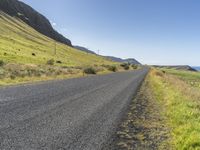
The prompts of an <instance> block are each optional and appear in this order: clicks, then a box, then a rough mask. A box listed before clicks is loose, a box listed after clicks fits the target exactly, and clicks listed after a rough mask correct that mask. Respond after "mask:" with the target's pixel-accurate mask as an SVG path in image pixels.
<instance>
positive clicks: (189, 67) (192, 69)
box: [154, 65, 197, 72]
mask: <svg viewBox="0 0 200 150" xmlns="http://www.w3.org/2000/svg"><path fill="white" fill-rule="evenodd" d="M154 67H158V68H167V69H176V70H185V71H195V72H196V71H197V70H196V69H194V68H193V67H191V66H188V65H176V66H159V65H154Z"/></svg>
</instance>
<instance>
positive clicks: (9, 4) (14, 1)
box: [0, 0, 71, 46]
mask: <svg viewBox="0 0 200 150" xmlns="http://www.w3.org/2000/svg"><path fill="white" fill-rule="evenodd" d="M0 10H1V11H3V12H5V13H7V14H9V15H10V16H15V17H18V18H20V19H21V20H23V21H24V22H25V23H27V24H28V25H30V26H31V27H32V28H34V29H35V30H37V31H38V32H40V33H42V34H44V35H46V36H48V37H50V38H52V39H54V40H56V41H58V42H61V43H64V44H67V45H69V46H71V41H70V40H68V39H66V38H65V37H64V36H62V35H61V34H59V33H58V32H57V31H55V30H54V29H53V27H52V26H51V24H50V22H49V21H48V19H47V18H46V17H44V16H43V15H41V14H40V13H39V12H37V11H36V10H34V9H33V8H31V7H30V6H28V5H26V4H25V3H23V2H21V1H18V0H0Z"/></svg>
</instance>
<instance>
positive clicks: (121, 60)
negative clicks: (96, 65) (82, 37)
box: [73, 46, 141, 65]
mask: <svg viewBox="0 0 200 150" xmlns="http://www.w3.org/2000/svg"><path fill="white" fill-rule="evenodd" d="M73 47H74V48H76V49H78V50H81V51H84V52H86V53H90V54H96V53H95V52H94V51H92V50H89V49H87V48H85V47H82V46H73ZM96 55H97V54H96ZM103 57H105V58H106V59H109V60H112V61H115V62H120V63H130V64H137V65H141V63H140V62H138V61H137V60H135V59H134V58H128V59H122V58H118V57H114V56H103Z"/></svg>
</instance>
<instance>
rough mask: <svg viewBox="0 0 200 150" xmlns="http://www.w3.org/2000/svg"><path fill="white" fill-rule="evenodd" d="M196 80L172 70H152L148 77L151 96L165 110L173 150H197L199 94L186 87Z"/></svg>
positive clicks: (188, 74)
mask: <svg viewBox="0 0 200 150" xmlns="http://www.w3.org/2000/svg"><path fill="white" fill-rule="evenodd" d="M171 74H173V75H171ZM198 78H199V74H198V73H197V74H195V73H192V72H182V71H175V70H168V71H167V73H163V71H156V70H152V71H151V72H150V74H149V82H150V86H151V89H152V90H153V94H154V95H155V97H156V99H157V100H158V101H159V102H160V103H161V104H162V105H163V106H164V108H165V111H164V112H163V115H164V116H166V118H167V125H168V126H169V127H170V128H171V140H170V144H171V145H172V147H173V148H174V149H183V150H192V149H194V150H197V149H200V101H199V100H200V90H199V89H198V88H195V87H192V86H191V85H190V84H188V83H187V82H188V80H190V79H198ZM182 79H183V80H182ZM189 82H190V81H189Z"/></svg>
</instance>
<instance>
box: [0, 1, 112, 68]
mask: <svg viewBox="0 0 200 150" xmlns="http://www.w3.org/2000/svg"><path fill="white" fill-rule="evenodd" d="M1 1H2V0H1ZM0 59H1V60H3V61H6V62H14V63H21V64H27V63H31V64H46V62H47V61H48V60H49V59H54V60H55V61H61V62H62V63H61V64H57V65H62V66H86V65H102V64H113V62H112V61H108V60H106V59H105V58H103V57H100V56H96V55H92V54H88V53H85V52H81V51H78V50H76V49H74V48H72V47H70V46H67V45H65V44H61V43H58V42H55V40H52V39H51V38H49V37H47V36H44V35H43V34H41V33H39V32H37V31H36V30H34V29H33V28H31V27H30V26H28V25H27V24H26V23H24V22H23V21H21V20H20V19H18V18H16V17H11V16H9V15H7V14H5V13H4V12H2V11H0Z"/></svg>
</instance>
